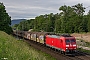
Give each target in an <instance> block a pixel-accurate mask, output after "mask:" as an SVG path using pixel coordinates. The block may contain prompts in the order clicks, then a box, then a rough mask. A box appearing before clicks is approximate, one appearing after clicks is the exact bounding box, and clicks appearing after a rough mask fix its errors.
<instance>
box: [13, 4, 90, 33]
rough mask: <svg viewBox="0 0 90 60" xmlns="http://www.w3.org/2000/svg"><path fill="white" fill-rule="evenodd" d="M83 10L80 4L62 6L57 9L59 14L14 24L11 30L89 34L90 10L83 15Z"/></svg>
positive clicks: (41, 16)
mask: <svg viewBox="0 0 90 60" xmlns="http://www.w3.org/2000/svg"><path fill="white" fill-rule="evenodd" d="M85 9H86V8H85V7H83V4H80V3H78V4H76V5H74V6H67V5H63V6H61V7H60V8H59V11H60V13H56V14H53V13H50V14H45V15H40V16H37V17H35V19H30V20H26V21H22V22H20V24H15V25H14V26H13V28H16V29H17V30H24V31H28V30H29V29H33V31H45V32H56V33H80V32H90V10H89V12H88V13H87V14H86V15H85V14H84V13H85Z"/></svg>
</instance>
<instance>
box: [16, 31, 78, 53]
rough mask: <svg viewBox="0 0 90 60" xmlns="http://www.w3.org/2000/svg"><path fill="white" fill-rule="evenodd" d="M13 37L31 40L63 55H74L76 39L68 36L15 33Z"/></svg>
mask: <svg viewBox="0 0 90 60" xmlns="http://www.w3.org/2000/svg"><path fill="white" fill-rule="evenodd" d="M14 34H15V35H18V36H21V37H23V38H25V39H29V40H33V41H35V42H38V43H41V44H45V45H46V46H49V47H51V48H54V49H57V50H58V51H61V53H64V54H66V53H67V54H71V53H75V52H76V49H77V45H76V39H75V37H73V36H70V35H66V34H63V35H53V34H49V33H47V32H26V31H25V32H24V31H16V32H14Z"/></svg>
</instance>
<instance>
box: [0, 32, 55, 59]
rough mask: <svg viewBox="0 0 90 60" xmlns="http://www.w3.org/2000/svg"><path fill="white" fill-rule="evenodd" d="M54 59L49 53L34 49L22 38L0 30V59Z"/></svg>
mask: <svg viewBox="0 0 90 60" xmlns="http://www.w3.org/2000/svg"><path fill="white" fill-rule="evenodd" d="M5 58H6V60H56V59H55V58H53V57H51V56H50V55H48V54H46V53H43V52H41V51H37V50H35V49H34V48H33V47H31V46H29V45H28V44H27V43H25V42H23V41H22V40H16V39H15V38H14V37H12V36H10V35H8V34H6V33H4V32H2V31H0V60H4V59H5Z"/></svg>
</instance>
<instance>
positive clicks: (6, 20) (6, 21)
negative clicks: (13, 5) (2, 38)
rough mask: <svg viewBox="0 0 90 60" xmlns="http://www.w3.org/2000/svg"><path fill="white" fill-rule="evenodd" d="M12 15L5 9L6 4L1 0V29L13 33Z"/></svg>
mask: <svg viewBox="0 0 90 60" xmlns="http://www.w3.org/2000/svg"><path fill="white" fill-rule="evenodd" d="M10 25H11V17H10V16H9V15H8V13H7V12H6V10H5V6H4V4H3V3H1V2H0V31H4V32H6V33H8V34H11V33H12V28H11V26H10Z"/></svg>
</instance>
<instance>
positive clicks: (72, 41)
mask: <svg viewBox="0 0 90 60" xmlns="http://www.w3.org/2000/svg"><path fill="white" fill-rule="evenodd" d="M75 42H76V41H75V40H74V39H73V40H69V39H68V40H66V44H69V43H75Z"/></svg>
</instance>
